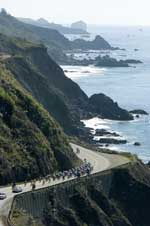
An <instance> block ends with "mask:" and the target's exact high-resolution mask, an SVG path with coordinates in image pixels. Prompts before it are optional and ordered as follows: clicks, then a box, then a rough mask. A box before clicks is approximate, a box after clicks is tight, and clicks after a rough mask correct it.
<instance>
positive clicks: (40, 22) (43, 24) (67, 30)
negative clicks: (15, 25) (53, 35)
mask: <svg viewBox="0 0 150 226" xmlns="http://www.w3.org/2000/svg"><path fill="white" fill-rule="evenodd" d="M17 19H18V20H20V21H21V22H24V23H27V24H32V25H35V26H39V27H44V28H50V29H55V30H57V31H59V32H60V33H62V34H88V32H87V31H86V30H83V29H80V28H70V27H65V26H62V25H60V24H56V23H49V22H48V21H47V20H45V19H43V18H40V19H38V20H33V19H29V18H17Z"/></svg>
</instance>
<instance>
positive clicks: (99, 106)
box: [89, 94, 133, 120]
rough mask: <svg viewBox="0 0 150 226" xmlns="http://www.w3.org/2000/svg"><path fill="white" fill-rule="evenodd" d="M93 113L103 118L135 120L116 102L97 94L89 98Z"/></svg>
mask: <svg viewBox="0 0 150 226" xmlns="http://www.w3.org/2000/svg"><path fill="white" fill-rule="evenodd" d="M89 105H90V109H91V112H96V113H97V114H99V116H100V117H101V118H107V119H112V120H113V119H115V120H133V116H132V115H131V114H130V113H129V112H128V111H126V110H124V109H122V108H120V107H119V106H118V104H117V103H116V102H114V101H113V100H112V99H111V98H110V97H108V96H106V95H104V94H95V95H93V96H91V97H90V98H89Z"/></svg>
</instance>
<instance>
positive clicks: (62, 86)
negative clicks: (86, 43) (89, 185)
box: [0, 35, 133, 136]
mask: <svg viewBox="0 0 150 226" xmlns="http://www.w3.org/2000/svg"><path fill="white" fill-rule="evenodd" d="M0 43H1V47H0V50H1V51H3V52H6V53H7V54H10V55H11V57H10V58H9V59H7V60H6V61H5V62H4V63H5V65H6V67H7V69H8V70H10V71H11V72H12V73H13V75H14V76H15V78H16V79H17V80H18V81H19V82H20V83H21V84H22V85H23V86H24V88H26V89H27V90H28V91H29V92H30V93H31V94H32V95H33V96H34V97H35V98H36V99H37V100H38V101H39V102H40V103H41V104H42V105H43V106H44V107H45V108H46V109H47V110H48V111H49V113H51V114H52V116H53V117H54V118H55V119H56V120H57V121H58V122H59V123H60V124H61V126H62V127H63V128H64V130H65V132H66V133H68V134H71V135H78V136H79V133H80V132H81V130H82V129H83V126H82V124H81V123H80V120H81V119H83V118H85V117H86V118H87V117H92V116H95V115H100V116H102V117H105V118H111V119H117V120H130V119H133V118H132V116H131V115H130V114H129V113H128V112H127V111H125V110H123V109H121V108H119V107H118V105H117V104H116V103H114V102H113V101H112V100H111V99H110V98H108V97H106V96H105V95H96V96H95V95H94V96H93V97H91V98H90V99H89V98H88V97H87V95H86V94H85V93H84V92H83V91H82V90H81V89H80V87H79V86H78V85H77V84H76V83H75V82H73V81H72V80H71V79H69V78H67V77H66V76H65V74H64V72H63V70H62V69H61V68H60V67H59V66H58V65H57V64H56V63H55V62H54V61H53V60H52V59H51V58H50V57H49V55H48V53H47V49H46V48H45V47H44V46H42V45H35V44H32V43H30V42H27V41H22V40H21V39H9V38H7V37H6V36H3V35H1V36H0Z"/></svg>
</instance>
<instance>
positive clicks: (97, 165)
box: [0, 143, 130, 226]
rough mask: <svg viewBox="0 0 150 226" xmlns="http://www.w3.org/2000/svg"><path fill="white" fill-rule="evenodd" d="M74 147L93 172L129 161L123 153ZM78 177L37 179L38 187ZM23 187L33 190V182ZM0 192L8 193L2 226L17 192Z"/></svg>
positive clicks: (1, 204) (0, 209) (1, 207)
mask: <svg viewBox="0 0 150 226" xmlns="http://www.w3.org/2000/svg"><path fill="white" fill-rule="evenodd" d="M71 146H72V149H73V151H74V152H75V153H76V151H77V148H78V149H79V150H80V153H79V154H78V157H79V158H80V159H82V160H84V159H86V160H87V161H88V162H90V163H91V164H92V166H93V171H92V174H95V173H98V172H103V171H105V170H109V169H112V168H115V167H118V166H121V165H124V164H127V163H129V161H130V160H129V159H128V158H126V157H123V156H122V155H115V154H105V153H99V152H94V151H92V150H89V149H87V148H83V147H81V146H79V145H76V144H72V143H71ZM72 179H74V180H75V179H76V178H70V179H65V180H62V179H59V180H55V181H52V180H51V182H45V183H44V184H43V182H40V181H37V182H36V189H40V188H45V187H50V186H52V185H56V184H60V183H62V182H64V181H69V180H72ZM21 187H22V188H23V193H25V192H28V191H31V183H27V184H26V186H25V185H21ZM0 192H5V193H6V195H7V198H6V199H5V200H0V226H4V222H3V219H6V218H7V217H8V214H9V212H10V209H11V204H12V201H13V198H14V196H15V195H16V194H14V193H12V189H11V187H10V186H8V187H0Z"/></svg>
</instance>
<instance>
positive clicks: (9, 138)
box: [0, 64, 79, 184]
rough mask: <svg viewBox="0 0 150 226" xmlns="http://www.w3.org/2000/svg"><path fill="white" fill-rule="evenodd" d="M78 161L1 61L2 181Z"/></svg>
mask: <svg viewBox="0 0 150 226" xmlns="http://www.w3.org/2000/svg"><path fill="white" fill-rule="evenodd" d="M78 163H79V160H78V159H77V157H76V156H75V154H74V153H73V152H72V149H71V147H70V146H69V144H68V140H67V138H66V136H65V135H64V133H63V132H62V129H61V128H60V126H59V125H58V124H57V123H56V121H55V120H54V119H52V118H51V116H50V115H49V114H48V112H47V111H46V110H44V109H43V107H42V106H41V105H40V104H38V103H37V102H36V101H35V100H34V99H33V98H32V97H31V96H30V95H29V94H28V93H27V92H26V91H25V90H24V89H23V88H22V87H21V86H20V84H19V83H18V82H17V81H16V80H15V79H14V78H13V75H12V74H11V73H10V72H8V71H7V70H6V68H5V67H4V65H2V64H0V184H7V183H9V182H12V181H24V180H29V179H32V178H37V177H39V176H45V175H47V174H51V173H53V172H55V171H57V170H62V169H66V168H70V167H72V166H74V165H76V164H78Z"/></svg>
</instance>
